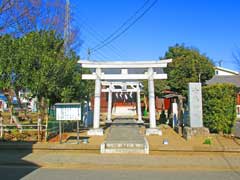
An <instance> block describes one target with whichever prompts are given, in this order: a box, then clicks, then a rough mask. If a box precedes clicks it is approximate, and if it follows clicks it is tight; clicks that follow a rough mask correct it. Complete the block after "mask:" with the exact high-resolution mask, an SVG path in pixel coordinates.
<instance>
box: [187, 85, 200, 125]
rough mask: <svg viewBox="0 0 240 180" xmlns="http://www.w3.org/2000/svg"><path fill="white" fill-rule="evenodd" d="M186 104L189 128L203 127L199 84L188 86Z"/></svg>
mask: <svg viewBox="0 0 240 180" xmlns="http://www.w3.org/2000/svg"><path fill="white" fill-rule="evenodd" d="M188 102H189V126H190V127H203V120H202V85H201V83H189V84H188Z"/></svg>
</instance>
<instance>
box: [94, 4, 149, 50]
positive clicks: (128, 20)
mask: <svg viewBox="0 0 240 180" xmlns="http://www.w3.org/2000/svg"><path fill="white" fill-rule="evenodd" d="M149 1H150V0H146V1H145V2H144V3H143V5H142V6H141V7H140V8H139V9H138V10H137V11H135V13H134V14H133V15H132V16H131V17H130V18H128V19H127V20H126V21H125V22H124V23H123V24H121V26H119V28H117V29H116V30H115V31H114V32H113V33H112V34H110V35H109V36H108V37H107V38H106V39H104V41H108V40H109V39H111V38H112V37H113V36H114V35H115V34H117V33H118V32H119V31H120V30H121V29H122V28H124V26H126V25H127V24H128V23H129V22H131V20H132V19H133V18H135V16H136V15H137V14H138V13H139V12H140V11H141V10H142V9H144V8H145V6H146V5H147V4H148V3H149ZM104 41H103V43H104ZM99 46H101V44H98V45H96V46H95V47H93V48H92V49H97V48H98V47H99Z"/></svg>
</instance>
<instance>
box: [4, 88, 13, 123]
mask: <svg viewBox="0 0 240 180" xmlns="http://www.w3.org/2000/svg"><path fill="white" fill-rule="evenodd" d="M3 93H4V95H5V96H6V98H7V101H8V110H9V114H10V124H12V118H13V104H12V101H13V96H14V91H13V89H11V88H8V89H4V90H3Z"/></svg>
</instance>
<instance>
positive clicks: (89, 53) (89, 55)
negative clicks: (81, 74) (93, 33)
mask: <svg viewBox="0 0 240 180" xmlns="http://www.w3.org/2000/svg"><path fill="white" fill-rule="evenodd" d="M87 55H88V57H87V59H88V60H90V57H91V50H90V48H88V49H87Z"/></svg>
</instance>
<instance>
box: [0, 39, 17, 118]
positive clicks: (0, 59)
mask: <svg viewBox="0 0 240 180" xmlns="http://www.w3.org/2000/svg"><path fill="white" fill-rule="evenodd" d="M17 47H18V46H17V39H14V38H13V37H12V36H10V35H5V36H0V90H2V91H3V93H4V95H5V96H6V97H7V100H8V107H9V112H10V115H11V120H12V113H13V106H12V101H13V97H14V95H15V92H14V90H15V88H16V85H17V83H16V81H17V78H16V76H17V66H16V62H19V60H20V59H19V57H18V55H17V53H16V51H17Z"/></svg>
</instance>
